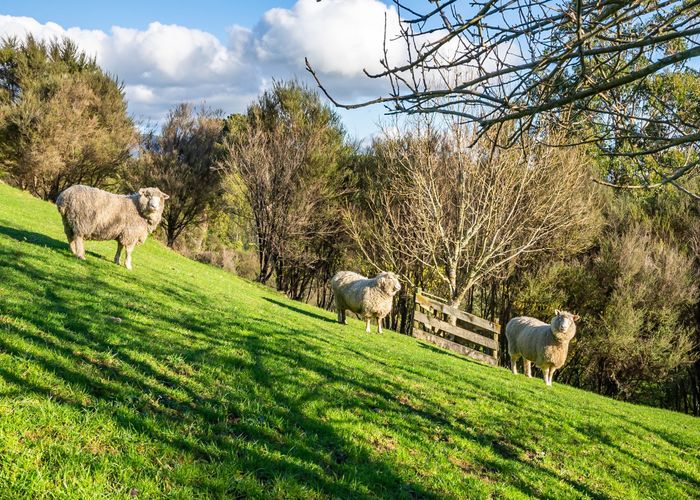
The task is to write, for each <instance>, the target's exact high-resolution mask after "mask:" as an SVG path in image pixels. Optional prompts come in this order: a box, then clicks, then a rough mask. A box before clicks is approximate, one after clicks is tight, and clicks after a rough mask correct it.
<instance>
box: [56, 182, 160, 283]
mask: <svg viewBox="0 0 700 500" xmlns="http://www.w3.org/2000/svg"><path fill="white" fill-rule="evenodd" d="M168 198H170V197H169V196H168V195H167V194H165V193H163V192H162V191H161V190H160V189H158V188H142V189H139V191H138V192H136V193H133V194H128V195H119V194H113V193H108V192H107V191H102V190H101V189H97V188H93V187H89V186H82V185H75V186H71V187H69V188H68V189H66V190H65V191H63V192H61V194H59V195H58V198H57V199H56V206H57V207H58V211H59V213H60V214H61V218H62V219H63V228H64V230H65V232H66V236H67V237H68V242H69V244H70V249H71V252H73V254H74V255H75V256H76V257H78V258H79V259H85V249H84V247H83V240H101V241H104V240H116V241H117V253H116V255H115V256H114V262H115V263H116V264H119V262H120V259H121V252H122V249H125V250H126V259H125V260H124V266H126V268H127V269H131V252H132V251H133V250H134V247H135V246H136V245H137V244H139V243H143V242H144V241H146V238H147V237H148V235H149V234H150V233H151V232H153V230H154V229H155V228H156V227H157V226H158V224H159V223H160V219H161V216H162V215H163V208H164V201H165V200H167V199H168Z"/></svg>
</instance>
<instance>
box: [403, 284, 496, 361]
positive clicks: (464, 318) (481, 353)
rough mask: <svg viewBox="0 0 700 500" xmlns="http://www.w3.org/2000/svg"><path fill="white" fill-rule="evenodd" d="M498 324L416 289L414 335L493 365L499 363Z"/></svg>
mask: <svg viewBox="0 0 700 500" xmlns="http://www.w3.org/2000/svg"><path fill="white" fill-rule="evenodd" d="M500 331H501V327H500V325H499V324H498V323H493V322H491V321H488V320H485V319H483V318H479V317H478V316H474V315H473V314H469V313H467V312H464V311H460V310H459V309H456V308H454V307H450V306H449V305H447V304H446V303H445V301H444V300H443V299H440V298H439V297H436V296H434V295H431V294H429V293H426V292H424V291H422V290H421V289H420V288H419V289H418V290H416V308H415V312H414V314H413V336H414V337H416V338H419V339H421V340H425V341H427V342H430V343H432V344H435V345H437V346H439V347H443V348H445V349H450V350H452V351H454V352H457V353H459V354H463V355H465V356H469V357H470V358H474V359H476V360H479V361H483V362H484V363H488V364H491V365H497V364H498V334H499V333H500Z"/></svg>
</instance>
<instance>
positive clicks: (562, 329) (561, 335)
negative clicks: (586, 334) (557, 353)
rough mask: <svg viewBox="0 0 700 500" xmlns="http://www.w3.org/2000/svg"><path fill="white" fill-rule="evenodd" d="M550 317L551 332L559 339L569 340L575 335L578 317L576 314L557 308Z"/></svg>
mask: <svg viewBox="0 0 700 500" xmlns="http://www.w3.org/2000/svg"><path fill="white" fill-rule="evenodd" d="M554 313H555V316H554V317H553V318H552V323H551V325H552V333H553V334H554V336H555V337H557V338H558V339H559V340H571V339H572V338H573V337H574V335H576V323H575V322H576V321H578V320H579V319H580V317H579V316H578V315H577V314H571V313H569V312H566V311H560V310H559V309H557V310H556V311H554Z"/></svg>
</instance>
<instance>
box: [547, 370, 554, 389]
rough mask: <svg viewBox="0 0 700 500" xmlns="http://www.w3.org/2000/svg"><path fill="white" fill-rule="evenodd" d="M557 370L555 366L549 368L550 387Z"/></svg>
mask: <svg viewBox="0 0 700 500" xmlns="http://www.w3.org/2000/svg"><path fill="white" fill-rule="evenodd" d="M555 370H556V368H554V367H553V366H551V367H550V368H549V384H547V385H549V386H551V385H552V380H553V379H554V371H555Z"/></svg>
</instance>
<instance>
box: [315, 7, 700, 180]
mask: <svg viewBox="0 0 700 500" xmlns="http://www.w3.org/2000/svg"><path fill="white" fill-rule="evenodd" d="M393 3H394V4H395V6H396V8H397V10H398V14H399V16H400V18H401V21H400V23H399V25H398V26H390V25H387V27H386V33H385V45H384V58H383V59H382V60H381V61H380V63H381V66H382V70H381V71H379V72H376V73H369V72H366V74H367V76H368V77H369V78H376V79H384V80H385V81H386V82H387V84H388V85H387V87H388V91H387V94H386V95H384V96H381V97H378V98H376V99H372V100H369V101H366V102H361V103H357V104H345V103H340V102H338V101H337V100H336V99H334V98H333V96H332V91H329V90H328V89H326V88H324V86H323V84H322V82H321V81H320V79H319V77H318V75H317V74H316V73H315V72H314V70H313V68H312V67H311V64H310V63H309V62H308V61H307V69H308V70H309V71H310V72H311V73H312V75H313V76H314V78H315V79H316V81H317V83H318V84H319V86H320V87H321V89H323V91H324V92H325V93H326V95H327V96H328V97H329V98H330V99H331V100H332V101H333V102H334V103H335V104H336V105H338V106H341V107H344V108H348V109H351V108H357V107H362V106H367V105H370V104H377V103H384V104H386V105H387V108H388V110H389V112H390V113H407V114H413V113H444V114H450V115H455V116H458V117H460V118H461V119H463V120H466V121H468V122H471V123H475V124H478V125H479V129H480V134H479V135H481V134H483V133H485V132H486V131H488V130H491V129H492V128H494V127H500V126H501V125H502V124H505V123H511V124H513V126H512V127H511V128H510V130H511V134H510V135H509V137H508V139H509V140H508V141H506V144H512V143H513V141H515V140H517V139H518V138H519V137H520V135H521V134H523V133H524V132H526V131H527V132H530V133H532V130H533V128H534V129H538V128H541V127H546V128H548V127H550V126H551V122H552V121H556V122H558V123H559V126H566V127H567V128H568V130H569V131H570V132H571V133H570V134H569V135H568V137H567V138H566V143H567V144H569V145H571V144H573V143H580V142H594V143H596V144H597V145H598V146H600V147H601V148H602V149H603V151H605V152H606V153H609V154H615V155H622V156H628V157H629V156H638V157H648V156H650V155H652V156H653V155H658V154H659V153H661V152H663V151H665V150H668V149H670V148H680V149H686V150H687V149H692V148H694V147H695V148H696V147H697V143H698V141H699V140H700V129H698V122H697V120H689V119H687V117H685V118H684V117H683V116H682V113H678V112H677V110H674V109H673V106H672V105H671V104H669V105H666V104H665V103H664V99H663V96H661V98H660V99H656V101H657V102H656V103H655V105H654V106H651V107H650V106H644V105H642V106H639V105H636V101H637V99H636V97H637V95H638V93H639V92H640V91H641V89H642V87H643V86H645V85H647V83H648V81H649V78H650V77H653V76H654V75H658V74H663V73H664V72H667V71H669V70H674V69H677V68H679V67H682V65H683V64H684V63H685V62H687V61H689V60H690V59H692V58H697V57H698V56H700V43H699V42H698V38H699V36H700V2H697V1H688V0H655V1H647V0H644V1H642V0H632V1H628V2H622V1H618V0H590V1H586V0H509V1H499V2H496V1H494V0H476V1H466V0H431V1H429V2H427V3H426V8H425V9H424V10H423V11H421V12H419V11H418V10H417V9H416V8H413V9H412V8H409V7H408V4H407V2H404V1H402V0H394V2H393ZM397 46H398V47H400V48H401V49H400V50H396V47H397ZM397 54H398V55H397ZM392 58H393V60H392ZM500 137H502V136H501V135H499V138H500ZM620 138H624V139H629V141H628V142H631V143H632V144H633V145H634V146H635V147H632V148H620V147H618V144H619V139H620ZM696 153H697V152H696ZM656 163H659V162H656ZM689 165H690V164H683V165H681V166H680V167H679V166H678V165H671V166H669V167H668V168H667V169H666V170H664V169H659V171H658V172H657V173H656V175H655V178H656V179H658V181H659V182H660V183H661V184H665V183H667V182H671V181H675V180H677V179H678V178H679V177H681V176H683V175H686V174H688V173H689V172H690V171H691V170H692V169H694V168H695V167H696V165H697V163H695V162H693V163H692V166H689ZM653 182H654V181H653V180H650V181H649V182H647V183H646V184H652V183H653ZM647 187H648V186H647Z"/></svg>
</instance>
